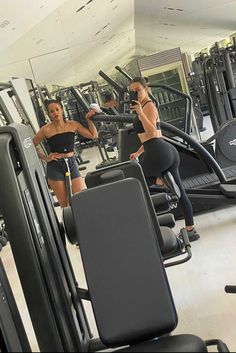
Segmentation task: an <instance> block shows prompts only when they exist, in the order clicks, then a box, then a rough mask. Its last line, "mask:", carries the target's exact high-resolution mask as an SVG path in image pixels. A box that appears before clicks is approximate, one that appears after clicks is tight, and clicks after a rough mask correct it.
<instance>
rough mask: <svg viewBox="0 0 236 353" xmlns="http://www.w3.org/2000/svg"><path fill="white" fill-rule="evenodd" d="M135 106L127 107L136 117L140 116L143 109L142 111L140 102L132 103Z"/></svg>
mask: <svg viewBox="0 0 236 353" xmlns="http://www.w3.org/2000/svg"><path fill="white" fill-rule="evenodd" d="M133 102H134V103H135V104H134V105H133V104H130V105H129V107H130V109H132V110H133V111H135V112H136V113H137V114H138V116H140V115H141V114H142V113H143V109H142V105H141V103H140V102H138V101H133Z"/></svg>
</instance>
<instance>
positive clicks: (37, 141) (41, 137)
mask: <svg viewBox="0 0 236 353" xmlns="http://www.w3.org/2000/svg"><path fill="white" fill-rule="evenodd" d="M45 138H46V136H45V127H44V126H43V127H42V128H41V129H40V130H39V132H38V133H37V134H36V135H35V136H34V138H33V143H34V145H35V148H36V151H37V154H38V156H39V158H40V159H42V160H43V161H45V162H47V156H45V154H43V153H42V152H41V150H40V148H39V147H37V146H38V145H39V144H40V143H41V142H42V141H43V140H44V139H45Z"/></svg>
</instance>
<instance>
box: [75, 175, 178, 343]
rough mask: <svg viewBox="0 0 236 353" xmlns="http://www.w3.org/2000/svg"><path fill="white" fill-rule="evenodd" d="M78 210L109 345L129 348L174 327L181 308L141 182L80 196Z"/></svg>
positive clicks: (78, 224)
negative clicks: (177, 306)
mask: <svg viewBox="0 0 236 353" xmlns="http://www.w3.org/2000/svg"><path fill="white" fill-rule="evenodd" d="M101 195H102V197H101ZM95 200H96V202H95ZM114 200H115V202H114ZM88 210H89V212H88ZM127 210H128V211H129V212H127ZM72 211H73V214H74V219H75V223H76V231H77V234H78V238H79V244H80V250H81V254H82V258H83V264H84V268H85V274H86V279H87V283H88V289H89V292H90V295H91V300H92V305H93V309H94V312H95V318H96V322H97V326H98V331H99V335H100V338H101V339H102V341H103V343H105V344H106V345H107V346H109V347H114V346H124V345H127V344H134V343H137V342H140V341H143V340H148V339H152V338H154V337H157V336H160V335H162V334H165V333H168V332H170V331H172V330H173V329H174V328H175V327H176V325H177V317H176V312H175V307H174V304H173V301H172V297H171V292H170V288H169V284H168V281H167V277H166V273H165V271H164V267H163V263H162V259H161V255H160V250H159V246H158V243H157V240H156V231H155V229H154V227H153V223H152V219H151V217H150V214H149V207H148V205H147V201H146V198H145V196H144V193H143V190H142V186H141V184H140V183H139V182H138V181H137V180H136V179H125V180H123V181H120V182H117V183H113V184H110V185H105V186H101V187H98V188H94V189H90V190H88V191H86V192H83V193H80V194H77V195H75V196H73V197H72ZM91 217H92V218H91Z"/></svg>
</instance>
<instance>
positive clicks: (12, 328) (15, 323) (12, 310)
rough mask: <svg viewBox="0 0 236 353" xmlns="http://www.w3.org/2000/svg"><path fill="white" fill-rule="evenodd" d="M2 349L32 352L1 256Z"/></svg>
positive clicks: (0, 347)
mask: <svg viewBox="0 0 236 353" xmlns="http://www.w3.org/2000/svg"><path fill="white" fill-rule="evenodd" d="M0 351H1V352H31V348H30V345H29V342H28V339H27V336H26V332H25V329H24V326H23V323H22V320H21V317H20V314H19V311H18V308H17V305H16V302H15V298H14V295H13V293H12V289H11V287H10V284H9V281H8V278H7V274H6V272H5V269H4V266H3V263H2V260H1V258H0Z"/></svg>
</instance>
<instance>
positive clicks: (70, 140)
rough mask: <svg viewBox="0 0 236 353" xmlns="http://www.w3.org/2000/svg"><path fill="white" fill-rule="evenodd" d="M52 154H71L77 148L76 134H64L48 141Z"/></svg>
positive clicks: (54, 136)
mask: <svg viewBox="0 0 236 353" xmlns="http://www.w3.org/2000/svg"><path fill="white" fill-rule="evenodd" d="M47 142H48V146H49V148H50V151H51V153H56V152H58V153H70V152H74V148H75V133H74V132H63V133H62V134H56V135H53V136H52V137H49V138H48V139H47Z"/></svg>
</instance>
